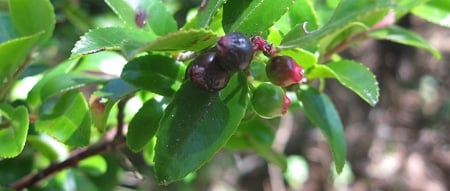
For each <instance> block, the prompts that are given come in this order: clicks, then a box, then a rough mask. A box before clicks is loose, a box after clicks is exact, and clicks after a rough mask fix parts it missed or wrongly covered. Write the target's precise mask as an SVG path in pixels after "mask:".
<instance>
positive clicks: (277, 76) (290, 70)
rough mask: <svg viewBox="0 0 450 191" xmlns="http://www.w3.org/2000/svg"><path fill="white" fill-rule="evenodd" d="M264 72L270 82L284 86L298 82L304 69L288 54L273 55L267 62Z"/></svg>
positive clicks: (301, 78)
mask: <svg viewBox="0 0 450 191" xmlns="http://www.w3.org/2000/svg"><path fill="white" fill-rule="evenodd" d="M266 74H267V77H268V78H269V80H270V81H271V82H272V83H274V84H276V85H279V86H282V87H286V86H289V85H292V84H295V83H300V82H301V81H302V80H303V77H304V70H303V68H302V67H301V66H300V65H298V64H297V63H296V62H295V60H294V59H292V58H291V57H290V56H275V57H272V58H271V59H270V60H269V62H268V63H267V65H266Z"/></svg>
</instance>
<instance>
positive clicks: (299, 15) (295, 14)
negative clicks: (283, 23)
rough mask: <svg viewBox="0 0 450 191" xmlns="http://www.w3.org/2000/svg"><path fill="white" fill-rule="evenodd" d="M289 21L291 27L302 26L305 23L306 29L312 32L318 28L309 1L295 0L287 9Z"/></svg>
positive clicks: (315, 15)
mask: <svg viewBox="0 0 450 191" xmlns="http://www.w3.org/2000/svg"><path fill="white" fill-rule="evenodd" d="M288 13H289V20H290V24H291V27H294V26H296V25H303V23H305V22H306V29H307V30H308V31H313V30H316V29H317V28H319V23H318V22H317V14H316V11H315V10H314V6H313V4H312V2H311V0H297V1H295V3H294V5H292V7H291V8H290V9H289V12H288Z"/></svg>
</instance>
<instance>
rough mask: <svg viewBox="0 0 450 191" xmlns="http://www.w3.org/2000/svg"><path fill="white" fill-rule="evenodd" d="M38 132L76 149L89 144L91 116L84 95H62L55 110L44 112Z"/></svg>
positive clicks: (71, 92) (38, 124)
mask: <svg viewBox="0 0 450 191" xmlns="http://www.w3.org/2000/svg"><path fill="white" fill-rule="evenodd" d="M35 125H36V130H38V131H41V132H45V133H47V134H49V135H50V136H52V137H54V138H56V139H57V140H59V141H61V142H63V143H65V144H67V145H70V146H74V147H80V146H86V145H87V144H89V139H90V135H91V115H90V113H89V107H88V104H87V103H86V100H85V98H84V96H83V94H82V93H81V92H79V91H76V90H72V91H69V92H67V93H65V94H64V95H62V96H61V97H60V98H59V100H58V101H57V103H56V104H55V105H54V107H53V108H50V109H48V110H46V111H43V112H42V113H41V114H40V116H39V120H37V121H36V123H35Z"/></svg>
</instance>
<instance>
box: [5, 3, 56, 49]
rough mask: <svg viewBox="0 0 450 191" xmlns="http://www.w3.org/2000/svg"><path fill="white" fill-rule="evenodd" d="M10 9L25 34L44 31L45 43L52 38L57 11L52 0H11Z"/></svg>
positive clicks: (17, 27) (21, 32) (13, 18)
mask: <svg viewBox="0 0 450 191" xmlns="http://www.w3.org/2000/svg"><path fill="white" fill-rule="evenodd" d="M8 5H9V11H10V14H11V18H12V20H13V21H14V25H15V26H16V29H17V31H19V32H20V34H22V35H23V36H28V35H35V34H37V33H41V32H43V33H44V34H43V35H42V37H41V38H40V39H39V42H40V43H43V42H45V41H47V40H48V39H50V37H51V36H52V34H53V30H54V28H55V22H56V20H55V13H54V10H53V6H52V4H51V2H50V0H33V1H29V0H9V1H8Z"/></svg>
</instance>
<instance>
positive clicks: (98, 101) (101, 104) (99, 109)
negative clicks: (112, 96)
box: [89, 97, 118, 134]
mask: <svg viewBox="0 0 450 191" xmlns="http://www.w3.org/2000/svg"><path fill="white" fill-rule="evenodd" d="M117 101H118V100H106V101H105V100H104V99H102V98H101V97H97V98H94V99H92V98H91V101H90V104H89V109H90V111H91V118H92V124H93V125H94V127H95V128H97V130H98V131H99V132H100V133H102V134H103V133H105V132H106V125H107V122H108V117H109V114H110V112H111V109H112V108H113V106H114V104H116V102H117Z"/></svg>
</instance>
